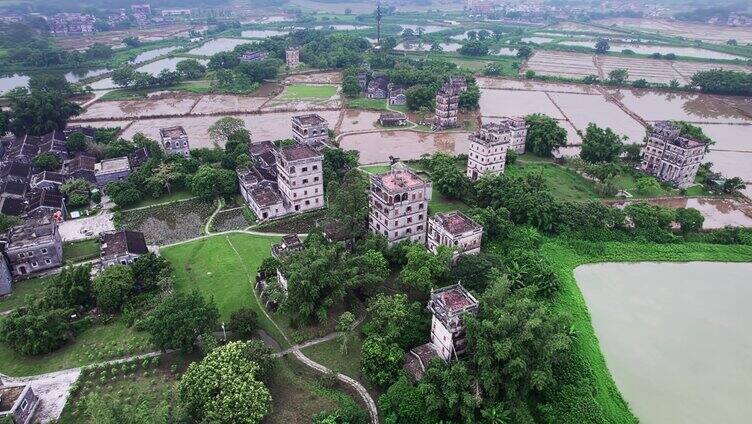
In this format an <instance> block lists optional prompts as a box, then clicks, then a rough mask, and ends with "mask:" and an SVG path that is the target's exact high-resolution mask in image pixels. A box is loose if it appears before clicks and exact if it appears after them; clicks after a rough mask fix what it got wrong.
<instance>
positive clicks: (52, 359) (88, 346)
mask: <svg viewBox="0 0 752 424" xmlns="http://www.w3.org/2000/svg"><path fill="white" fill-rule="evenodd" d="M148 350H150V346H149V343H148V340H147V335H146V334H145V333H138V332H136V331H135V330H133V329H131V328H128V327H126V326H125V324H124V323H123V322H121V321H113V322H111V323H109V324H103V325H97V326H94V327H92V328H89V329H87V330H85V331H83V332H82V333H81V334H79V335H77V336H76V339H75V341H74V342H72V343H70V344H68V345H67V346H65V347H63V348H62V349H59V350H56V351H55V352H52V353H48V354H46V355H40V356H33V357H28V356H23V355H20V354H18V353H16V352H15V351H13V350H11V349H10V347H8V346H7V345H5V344H4V343H0V373H2V374H7V375H10V376H14V377H15V376H26V375H36V374H42V373H47V372H52V371H59V370H64V369H68V368H73V367H80V366H83V365H88V364H92V363H96V362H102V361H105V360H108V359H115V358H118V357H122V356H125V355H128V354H133V353H142V352H145V351H148Z"/></svg>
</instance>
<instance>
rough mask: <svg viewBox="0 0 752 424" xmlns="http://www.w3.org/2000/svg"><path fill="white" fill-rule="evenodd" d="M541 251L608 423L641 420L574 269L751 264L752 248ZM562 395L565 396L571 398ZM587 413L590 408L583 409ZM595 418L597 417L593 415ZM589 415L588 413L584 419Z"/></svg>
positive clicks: (639, 246) (626, 246) (558, 247)
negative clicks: (617, 379)
mask: <svg viewBox="0 0 752 424" xmlns="http://www.w3.org/2000/svg"><path fill="white" fill-rule="evenodd" d="M541 252H542V254H543V255H544V256H545V257H546V258H547V259H548V260H549V261H551V265H552V269H553V270H554V272H555V273H556V275H557V276H558V277H559V279H560V280H561V282H562V287H561V290H560V292H559V293H558V294H557V295H556V296H555V298H554V299H552V307H553V309H555V310H556V311H558V312H563V313H566V314H568V315H569V316H571V317H572V320H573V324H574V325H573V329H574V331H575V332H576V334H577V336H576V337H574V339H573V340H574V344H573V350H574V353H575V355H576V356H577V357H578V358H579V359H580V360H582V361H583V363H584V364H585V366H586V367H587V369H588V370H589V374H588V376H587V377H583V378H584V379H586V382H587V385H588V386H592V387H593V390H592V396H593V400H594V401H595V402H596V404H597V405H598V406H599V407H600V410H601V412H602V414H599V415H602V421H603V422H608V423H625V424H626V423H629V424H632V423H636V422H637V419H636V418H635V417H634V415H633V414H632V412H631V411H630V409H629V405H627V403H626V402H625V401H624V399H623V398H622V396H621V394H620V393H619V389H618V388H617V387H616V384H615V383H614V380H613V378H612V376H611V373H610V372H609V370H608V367H607V365H606V361H605V358H604V357H603V354H602V352H601V350H600V347H599V345H598V338H597V337H596V335H595V331H594V330H593V326H592V322H591V320H590V315H589V313H588V309H587V304H586V303H585V299H584V298H583V296H582V293H581V292H580V289H579V287H578V285H577V281H576V280H575V278H574V273H573V272H574V269H575V268H577V267H578V266H580V265H584V264H589V263H599V262H641V261H651V262H656V261H660V262H688V261H718V262H749V261H752V246H721V245H709V244H701V243H683V244H665V245H657V244H644V243H581V244H575V243H573V244H572V245H566V244H565V243H564V242H556V241H554V242H549V243H546V244H544V245H543V247H542V249H541ZM566 396H567V395H565V394H562V397H563V399H566V400H567V401H572V399H571V398H567V397H566ZM584 413H587V412H584ZM591 416H592V415H591ZM583 418H584V417H583Z"/></svg>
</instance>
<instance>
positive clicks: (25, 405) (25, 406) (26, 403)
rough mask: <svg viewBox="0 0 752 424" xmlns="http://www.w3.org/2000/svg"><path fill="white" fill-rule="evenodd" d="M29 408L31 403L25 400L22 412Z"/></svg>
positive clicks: (22, 404)
mask: <svg viewBox="0 0 752 424" xmlns="http://www.w3.org/2000/svg"><path fill="white" fill-rule="evenodd" d="M28 407H29V401H28V400H26V399H24V400H23V401H22V402H21V410H22V411H25V410H26V408H28Z"/></svg>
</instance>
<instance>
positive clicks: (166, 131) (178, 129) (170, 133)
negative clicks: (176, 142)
mask: <svg viewBox="0 0 752 424" xmlns="http://www.w3.org/2000/svg"><path fill="white" fill-rule="evenodd" d="M159 135H160V136H161V137H162V138H180V137H182V136H184V135H188V133H186V132H185V129H184V128H183V127H182V126H180V125H177V126H174V127H168V128H160V129H159Z"/></svg>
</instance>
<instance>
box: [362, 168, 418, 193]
mask: <svg viewBox="0 0 752 424" xmlns="http://www.w3.org/2000/svg"><path fill="white" fill-rule="evenodd" d="M371 178H372V179H374V180H376V181H377V182H379V183H380V184H381V186H383V187H384V189H386V190H389V191H402V190H406V189H407V190H409V189H411V188H416V187H420V186H422V185H424V184H425V183H426V182H425V181H424V180H423V178H420V177H419V176H418V174H416V173H415V172H413V171H411V170H409V169H392V170H391V171H389V172H386V173H383V174H376V175H372V176H371Z"/></svg>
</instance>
